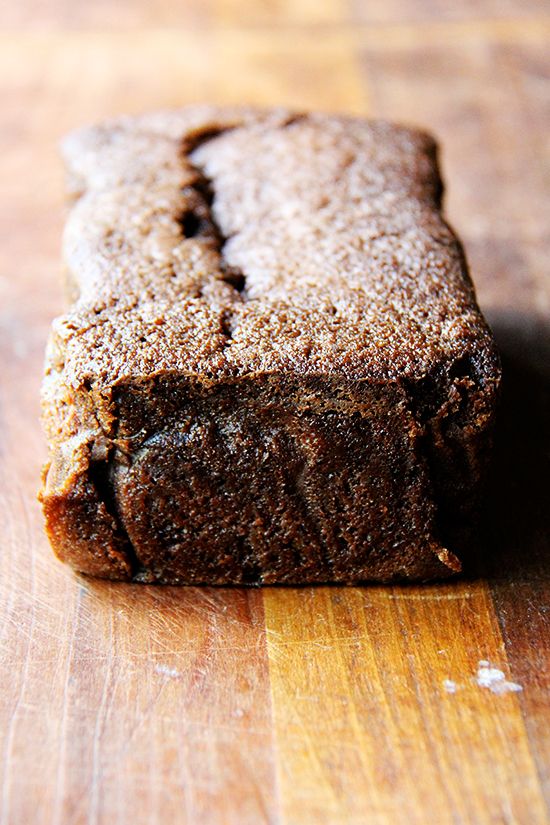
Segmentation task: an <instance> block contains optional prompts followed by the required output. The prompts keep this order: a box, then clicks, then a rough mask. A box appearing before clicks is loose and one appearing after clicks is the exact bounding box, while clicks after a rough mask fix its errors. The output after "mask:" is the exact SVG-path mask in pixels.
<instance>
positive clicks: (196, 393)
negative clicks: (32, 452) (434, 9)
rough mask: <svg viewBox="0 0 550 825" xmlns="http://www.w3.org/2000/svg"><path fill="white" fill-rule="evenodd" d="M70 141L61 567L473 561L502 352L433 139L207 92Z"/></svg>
mask: <svg viewBox="0 0 550 825" xmlns="http://www.w3.org/2000/svg"><path fill="white" fill-rule="evenodd" d="M64 154H65V158H66V163H67V168H68V172H69V184H70V190H71V194H72V196H73V205H72V208H71V212H70V216H69V219H68V223H67V227H66V232H65V239H64V253H65V263H66V271H67V282H68V290H69V293H70V297H71V300H72V305H71V307H70V310H69V311H68V312H67V314H65V315H64V316H62V317H61V318H59V319H57V320H56V321H55V322H54V325H53V329H52V334H51V338H50V343H49V347H48V354H47V367H46V376H45V380H44V388H43V410H44V416H43V417H44V422H45V428H46V432H47V435H48V439H49V442H50V462H49V464H48V466H47V467H46V469H45V474H44V487H43V490H42V493H41V499H42V502H43V506H44V511H45V515H46V523H47V531H48V534H49V536H50V539H51V542H52V545H53V547H54V549H55V551H56V553H57V554H58V556H59V557H60V558H61V559H62V560H64V561H67V562H69V563H70V564H71V565H73V566H74V567H75V568H76V569H77V570H79V571H81V572H84V573H88V574H90V575H95V576H102V577H108V578H112V579H133V580H135V581H142V582H153V581H157V582H166V583H172V584H187V583H239V582H244V583H273V582H297V583H302V582H328V581H335V582H337V581H339V582H356V581H363V580H380V581H389V580H404V579H410V580H427V579H430V578H436V577H444V576H447V575H450V574H452V573H454V572H456V571H458V570H460V566H461V565H460V561H459V557H460V555H461V554H462V553H463V551H464V550H465V549H467V547H468V542H469V533H470V531H471V528H472V525H473V523H474V518H475V510H476V502H477V500H478V498H479V489H480V484H481V482H482V478H483V471H484V466H485V463H486V458H487V451H488V447H489V442H490V435H491V428H492V423H493V417H494V408H495V400H496V395H497V390H498V383H499V363H498V357H497V354H496V351H495V346H494V342H493V339H492V336H491V333H490V331H489V329H488V327H487V325H486V324H485V322H484V320H483V317H482V315H481V313H480V311H479V309H478V306H477V304H476V300H475V294H474V290H473V286H472V283H471V281H470V278H469V276H468V272H467V268H466V264H465V261H464V255H463V252H462V249H461V246H460V243H459V242H458V241H457V239H456V237H455V235H454V234H453V232H452V231H451V229H450V228H449V227H448V225H447V224H446V223H445V221H444V219H443V217H442V215H441V210H440V205H441V191H442V186H441V181H440V177H439V173H438V168H437V161H436V145H435V143H434V141H433V139H432V138H431V137H430V136H428V135H427V134H425V133H422V132H419V131H416V130H412V129H407V128H403V127H399V126H395V125H391V124H388V123H384V122H369V121H365V120H362V119H358V118H347V117H340V116H329V115H324V114H306V115H303V114H293V113H289V112H287V111H281V110H270V111H258V110H251V109H222V108H214V107H206V106H202V107H200V106H199V107H191V108H187V109H183V110H181V111H175V112H164V113H155V114H150V115H145V116H141V117H127V118H119V119H116V120H113V121H111V122H108V123H106V124H102V125H99V126H97V127H94V128H88V129H85V130H82V131H80V132H77V133H76V134H73V135H71V136H70V137H69V138H68V139H67V140H66V142H65V144H64Z"/></svg>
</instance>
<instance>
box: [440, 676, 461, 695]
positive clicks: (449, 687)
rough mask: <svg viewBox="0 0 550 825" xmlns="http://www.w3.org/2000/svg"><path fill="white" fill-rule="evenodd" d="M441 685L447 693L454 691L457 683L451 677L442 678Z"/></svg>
mask: <svg viewBox="0 0 550 825" xmlns="http://www.w3.org/2000/svg"><path fill="white" fill-rule="evenodd" d="M443 687H444V688H445V690H446V691H447V693H456V691H457V687H458V685H457V683H456V682H453V680H452V679H443Z"/></svg>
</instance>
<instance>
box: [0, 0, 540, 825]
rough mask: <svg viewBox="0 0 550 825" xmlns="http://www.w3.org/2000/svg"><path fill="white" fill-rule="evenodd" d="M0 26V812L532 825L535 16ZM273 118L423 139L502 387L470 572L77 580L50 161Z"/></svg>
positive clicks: (291, 9)
mask: <svg viewBox="0 0 550 825" xmlns="http://www.w3.org/2000/svg"><path fill="white" fill-rule="evenodd" d="M2 8H3V11H2V19H1V21H0V89H1V109H0V112H1V137H2V152H1V154H0V167H1V178H2V181H3V185H4V190H3V192H4V193H3V196H2V198H1V201H0V215H1V226H0V237H1V243H0V273H1V274H0V291H1V293H0V294H1V300H0V330H1V341H0V357H1V359H2V361H1V369H0V458H1V466H0V502H1V504H0V527H1V546H0V570H1V573H0V575H1V578H0V619H1V625H0V634H1V644H0V658H1V663H2V665H1V676H0V748H1V754H2V755H1V765H0V770H1V779H0V820H1V822H2V823H3V824H4V825H8V823H9V825H27V823H32V825H69V824H71V825H73V823H74V824H76V823H90V825H92V824H93V825H99V824H100V823H101V825H103V823H105V825H107V823H108V825H111V823H114V824H115V825H140V823H152V825H154V823H176V825H179V823H193V824H194V823H201V824H202V823H214V824H215V825H218V823H220V825H221V824H223V825H246V824H247V823H251V824H253V825H262V823H285V824H286V823H288V824H289V825H290V824H291V823H292V825H308V824H309V823H314V825H317V823H320V824H321V825H322V824H323V823H346V824H347V823H368V825H377V823H413V825H414V824H415V823H418V825H425V824H426V823H436V824H437V825H440V823H442V824H443V825H445V824H446V823H453V825H456V823H482V824H484V823H526V824H527V823H529V825H537V823H544V822H549V821H550V819H549V814H548V810H549V809H548V805H549V802H550V724H549V715H548V707H549V691H550V661H549V651H550V639H549V633H548V630H549V623H550V578H549V577H550V572H549V556H550V539H549V529H548V528H549V527H550V515H549V514H550V505H549V501H548V489H549V478H550V435H549V420H550V392H549V387H550V276H549V271H550V242H549V230H548V209H549V206H550V144H549V140H548V135H549V130H550V59H549V56H550V42H549V41H550V4H549V3H548V2H545V0H464V1H463V2H458V1H457V2H452V0H371V2H361V0H299V1H298V0H187V2H178V1H177V0H120V1H119V2H114V0H113V2H109V0H96V2H85V0H78V1H77V0H19V2H12V3H11V4H8V3H7V2H6V3H4V4H3V7H2ZM199 100H201V101H202V100H213V101H217V102H229V103H234V102H249V103H260V104H289V105H293V106H296V107H307V108H321V109H325V110H339V111H350V112H359V113H365V114H370V115H374V116H381V117H388V118H394V119H399V120H404V121H408V122H412V123H418V124H422V125H424V126H427V127H429V128H431V129H433V130H434V132H435V133H436V134H437V135H438V137H439V138H440V140H441V142H442V144H443V155H442V160H443V169H444V173H445V177H446V179H447V183H448V197H447V208H448V215H449V217H450V219H451V221H452V222H453V223H454V225H455V226H456V228H457V229H458V231H459V232H460V234H461V235H462V236H463V238H464V241H465V244H466V248H467V253H468V256H469V258H470V262H471V265H472V270H473V274H474V277H475V280H476V283H477V287H478V294H479V297H480V301H481V304H482V306H483V308H484V309H485V311H486V313H487V315H488V317H489V319H490V321H491V323H492V324H493V326H494V330H495V334H496V336H497V339H498V341H499V343H500V346H501V349H502V352H503V357H504V362H505V368H506V383H505V393H504V400H503V404H502V410H501V419H500V422H501V423H500V430H499V435H498V438H497V446H496V455H495V469H494V472H493V476H492V480H491V491H490V496H489V500H488V503H487V505H486V508H485V510H486V512H485V519H484V526H483V528H482V529H483V532H484V544H485V547H486V551H485V555H484V557H483V559H481V560H480V561H479V564H478V565H477V569H476V570H475V571H473V573H472V575H471V576H470V577H469V578H468V579H463V580H462V581H457V582H453V583H449V584H444V585H434V586H425V587H364V588H339V587H319V588H309V587H308V588H304V589H297V588H288V589H276V588H266V589H264V590H253V589H252V590H241V589H208V588H192V589H175V588H158V587H137V586H126V585H116V584H108V583H100V582H93V581H90V580H85V579H83V578H79V577H77V576H75V575H74V574H73V573H72V572H71V571H70V570H69V569H66V568H65V567H63V566H62V565H60V564H59V563H58V562H57V561H56V560H55V559H54V558H53V557H52V555H51V553H50V551H49V548H48V545H47V542H46V540H45V538H44V535H43V532H42V519H41V514H40V510H39V507H38V505H37V503H36V500H35V494H36V490H37V487H38V483H39V472H40V465H41V463H42V461H43V460H44V458H45V446H44V441H43V438H42V434H41V431H40V428H39V424H38V420H37V419H38V387H39V382H40V373H41V364H42V353H43V347H44V341H45V338H46V334H47V331H48V326H49V322H50V320H51V318H52V317H53V316H54V315H55V314H57V313H59V312H60V311H61V309H62V306H63V303H62V296H61V289H60V286H59V280H60V278H59V275H60V263H59V243H60V233H61V229H62V225H63V219H64V209H63V194H62V183H63V179H62V170H61V167H60V163H59V160H58V156H57V149H56V144H57V142H58V139H59V137H60V136H61V135H62V134H63V133H64V132H65V131H67V130H68V129H70V128H72V127H74V126H77V125H79V124H82V123H84V122H87V121H91V120H94V119H98V118H101V117H103V116H105V115H109V114H113V113H117V112H120V111H129V112H135V111H140V110H144V109H148V108H155V107H165V106H173V105H180V104H184V103H188V102H192V101H199Z"/></svg>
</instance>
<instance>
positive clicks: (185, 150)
mask: <svg viewBox="0 0 550 825" xmlns="http://www.w3.org/2000/svg"><path fill="white" fill-rule="evenodd" d="M232 128H234V127H224V128H221V127H220V128H216V129H207V130H204V131H198V132H196V133H194V134H192V135H188V136H187V137H186V138H185V139H184V141H183V145H182V154H183V156H184V158H185V162H186V164H187V165H188V166H189V167H190V168H191V170H192V171H193V173H194V175H195V178H194V180H193V182H192V183H191V184H190V185H189V186H185V187H184V188H183V189H182V195H183V197H184V198H185V200H186V208H185V210H184V211H183V213H182V214H181V216H180V218H179V223H180V226H181V229H182V233H183V235H184V237H185V238H196V239H197V240H199V241H202V242H205V243H209V244H210V245H211V246H212V248H213V249H214V250H215V251H216V252H217V253H218V255H219V262H218V268H219V280H221V281H225V283H226V284H229V286H231V287H232V288H233V289H234V290H235V292H236V293H237V294H238V296H239V299H240V300H241V301H244V300H246V296H245V289H246V276H245V274H244V272H243V271H242V270H241V269H239V268H238V267H235V266H232V265H231V264H228V263H227V261H226V260H225V255H224V248H225V245H226V244H227V242H228V241H229V240H230V237H228V236H226V235H224V233H223V231H222V228H221V227H220V225H219V223H218V222H217V221H216V218H215V216H214V212H213V203H214V198H215V190H214V185H213V181H212V180H211V179H210V178H209V177H208V176H207V175H206V174H205V172H204V170H203V169H202V168H201V167H200V166H198V165H197V164H196V163H193V160H192V158H191V155H192V153H193V152H194V151H195V150H196V149H198V148H199V146H202V145H203V144H204V143H207V142H208V141H209V140H213V139H214V138H216V137H219V136H220V135H221V134H223V133H225V132H228V131H231V130H232ZM222 323H223V324H224V325H225V322H222Z"/></svg>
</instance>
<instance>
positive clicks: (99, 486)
mask: <svg viewBox="0 0 550 825" xmlns="http://www.w3.org/2000/svg"><path fill="white" fill-rule="evenodd" d="M110 474H111V462H110V461H109V459H107V460H106V461H92V462H90V466H89V468H88V479H89V481H90V484H91V485H92V486H93V488H94V490H95V491H96V494H97V497H98V499H99V501H100V502H101V504H103V506H104V507H105V509H106V511H107V513H108V514H109V515H110V516H111V518H112V520H113V533H114V536H115V539H116V540H117V542H118V543H119V544H120V546H121V549H122V550H123V552H124V555H125V556H126V560H127V561H128V564H129V565H130V578H131V579H135V578H136V576H139V575H140V574H143V571H144V568H143V565H142V564H141V562H140V560H139V558H138V555H137V553H136V549H135V547H134V545H133V544H132V541H131V539H130V536H129V535H128V533H127V531H126V529H125V527H124V525H123V523H122V520H121V518H120V515H119V512H118V507H117V502H116V496H115V493H114V490H113V485H112V481H111V478H110Z"/></svg>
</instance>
